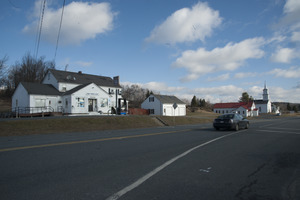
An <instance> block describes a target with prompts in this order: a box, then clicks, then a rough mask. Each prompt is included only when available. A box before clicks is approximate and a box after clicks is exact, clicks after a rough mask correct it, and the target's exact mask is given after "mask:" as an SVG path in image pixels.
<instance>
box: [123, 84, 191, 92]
mask: <svg viewBox="0 0 300 200" xmlns="http://www.w3.org/2000/svg"><path fill="white" fill-rule="evenodd" d="M122 85H129V86H130V85H138V86H140V87H142V88H144V89H148V90H152V91H153V92H159V93H161V94H174V93H178V92H182V91H184V90H186V88H184V87H171V86H168V85H167V84H166V83H163V82H148V83H132V82H122Z"/></svg>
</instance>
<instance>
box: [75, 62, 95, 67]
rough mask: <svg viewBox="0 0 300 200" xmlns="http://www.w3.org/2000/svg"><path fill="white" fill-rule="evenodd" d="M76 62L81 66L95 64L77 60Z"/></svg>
mask: <svg viewBox="0 0 300 200" xmlns="http://www.w3.org/2000/svg"><path fill="white" fill-rule="evenodd" d="M75 64H76V65H79V66H80V67H89V66H91V65H92V64H93V62H86V61H77V62H75Z"/></svg>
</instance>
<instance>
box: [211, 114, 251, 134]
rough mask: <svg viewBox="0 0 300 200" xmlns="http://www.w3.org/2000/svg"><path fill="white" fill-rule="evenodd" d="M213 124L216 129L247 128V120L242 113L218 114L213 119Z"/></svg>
mask: <svg viewBox="0 0 300 200" xmlns="http://www.w3.org/2000/svg"><path fill="white" fill-rule="evenodd" d="M213 126H214V128H215V129H216V130H219V129H220V128H226V129H234V130H236V131H238V130H239V129H240V128H246V129H248V128H249V120H247V119H246V118H244V117H243V116H242V115H239V114H236V113H232V114H224V115H220V116H219V117H218V118H217V119H215V120H214V123H213Z"/></svg>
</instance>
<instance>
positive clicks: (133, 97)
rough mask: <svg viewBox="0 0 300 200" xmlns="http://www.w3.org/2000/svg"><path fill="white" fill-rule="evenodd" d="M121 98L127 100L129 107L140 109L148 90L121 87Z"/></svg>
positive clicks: (135, 86) (134, 86) (127, 86)
mask: <svg viewBox="0 0 300 200" xmlns="http://www.w3.org/2000/svg"><path fill="white" fill-rule="evenodd" d="M122 87H123V98H125V99H127V100H129V107H131V108H140V107H141V104H142V102H143V101H144V100H145V99H146V96H147V93H149V91H148V90H146V89H143V88H142V87H140V86H139V85H136V84H133V85H130V86H129V85H123V86H122Z"/></svg>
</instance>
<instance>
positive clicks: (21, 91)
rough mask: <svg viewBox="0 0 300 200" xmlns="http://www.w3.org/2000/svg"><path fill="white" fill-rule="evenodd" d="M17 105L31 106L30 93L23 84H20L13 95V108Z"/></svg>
mask: <svg viewBox="0 0 300 200" xmlns="http://www.w3.org/2000/svg"><path fill="white" fill-rule="evenodd" d="M17 107H30V104H29V95H28V93H27V91H26V89H25V88H24V87H23V85H22V84H19V85H18V87H17V89H16V91H15V92H14V94H13V96H12V110H15V109H16V108H17Z"/></svg>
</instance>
